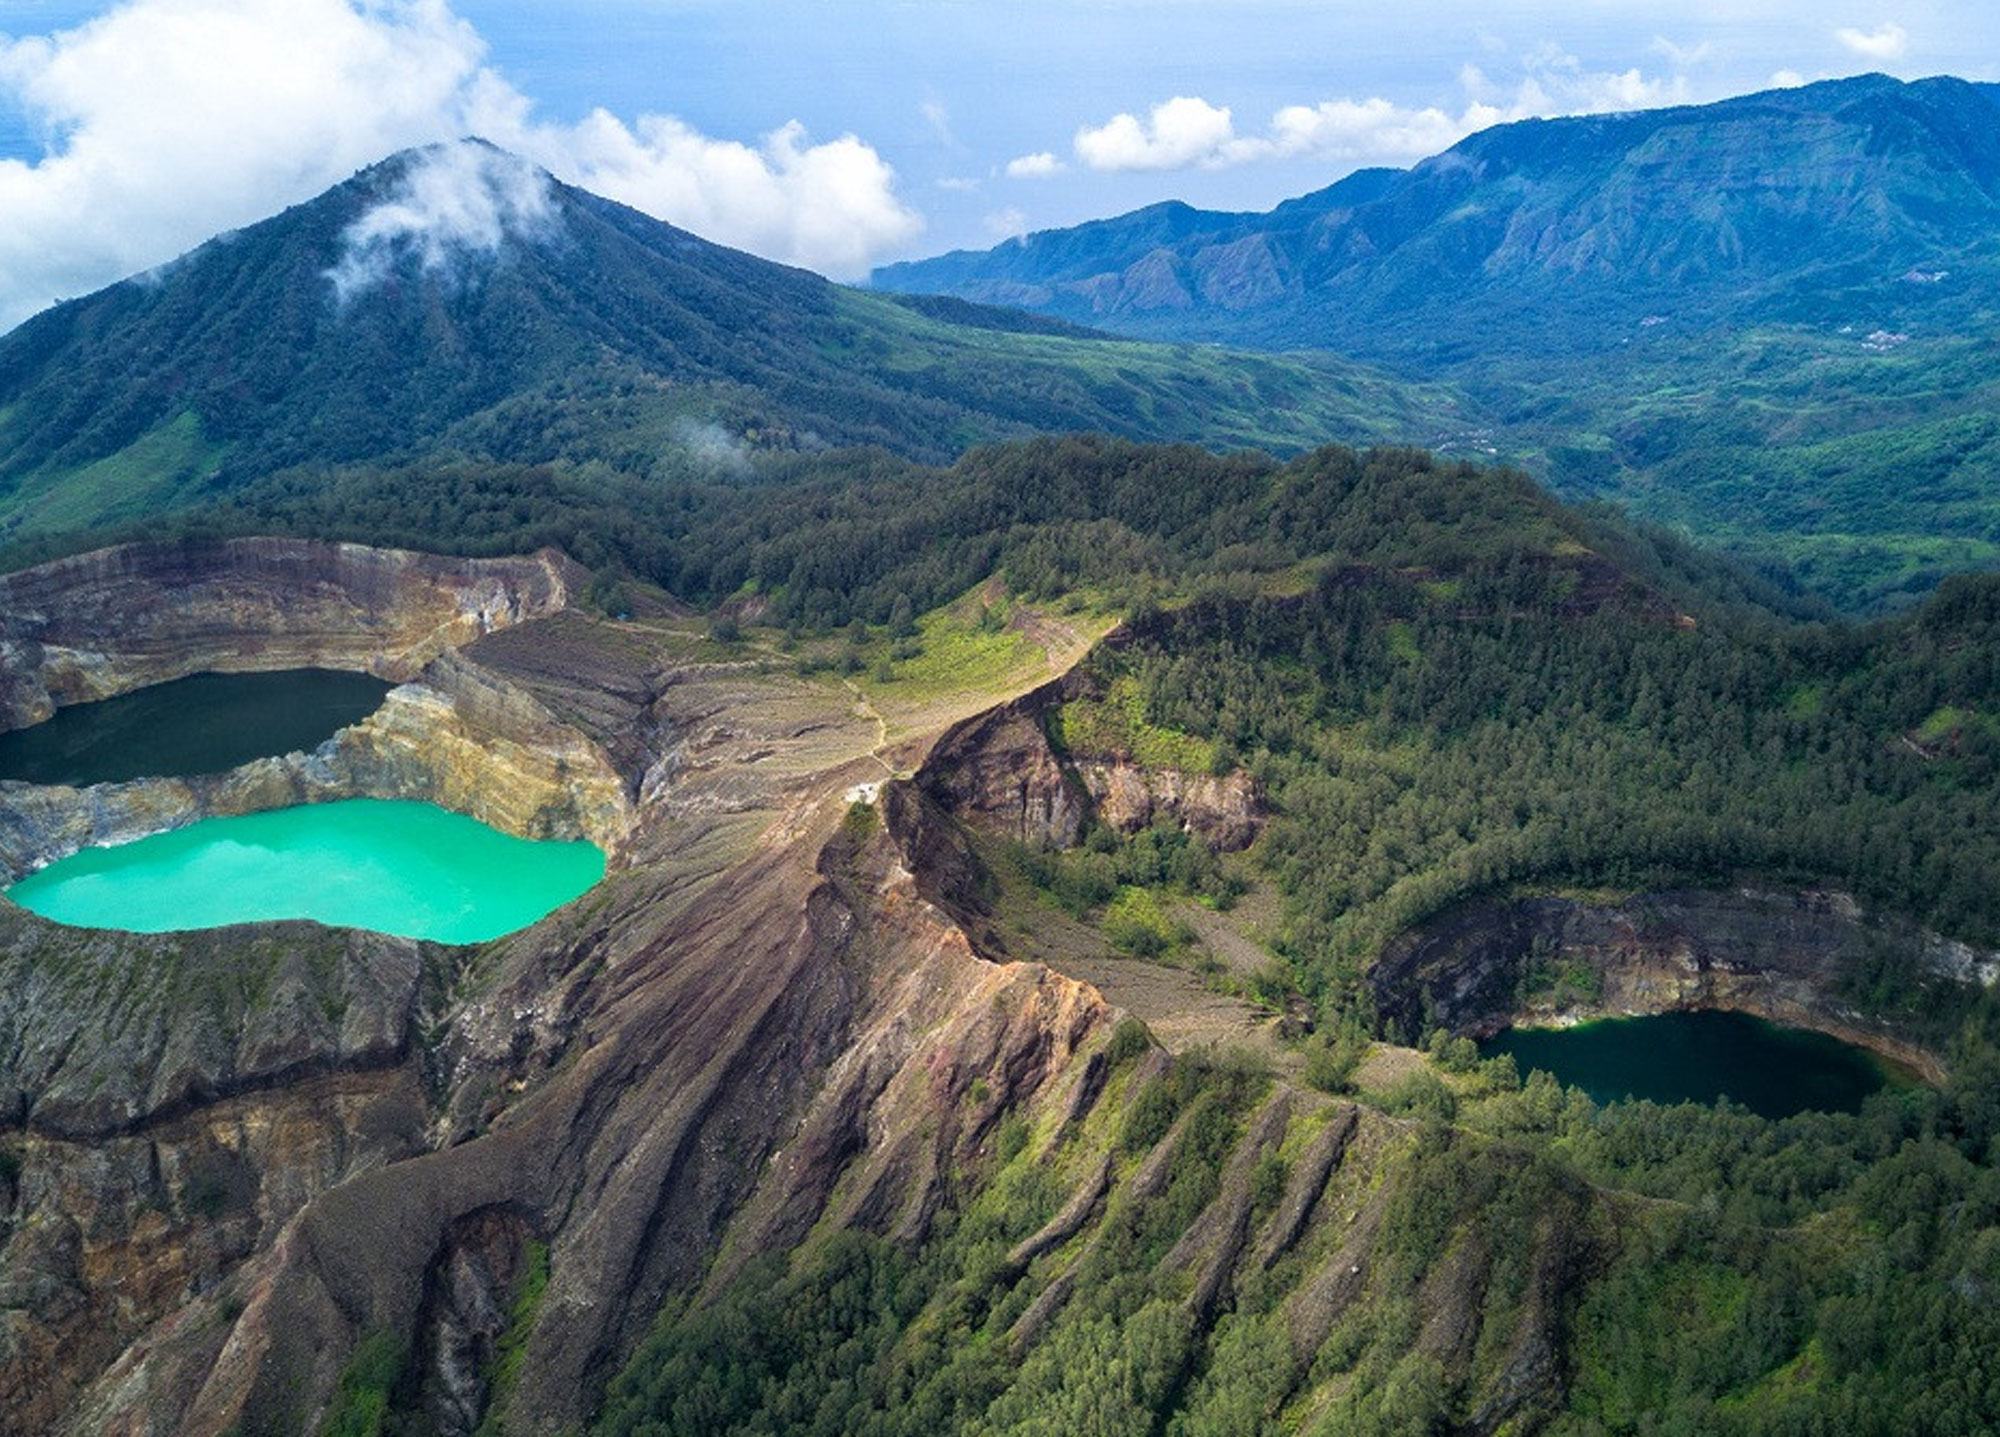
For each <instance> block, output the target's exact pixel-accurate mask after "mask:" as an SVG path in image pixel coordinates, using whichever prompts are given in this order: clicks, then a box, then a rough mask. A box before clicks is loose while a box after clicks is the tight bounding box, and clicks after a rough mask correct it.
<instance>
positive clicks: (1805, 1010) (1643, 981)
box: [1369, 889, 2000, 1079]
mask: <svg viewBox="0 0 2000 1437" xmlns="http://www.w3.org/2000/svg"><path fill="white" fill-rule="evenodd" d="M1885 950H1886V951H1888V952H1891V953H1893V954H1894V955H1895V957H1896V961H1897V962H1898V963H1899V964H1902V965H1914V966H1915V968H1916V970H1917V971H1920V972H1929V973H1931V974H1932V975H1934V976H1935V977H1936V978H1937V979H1938V980H1939V981H1944V982H1967V981H1972V982H1987V983H1990V982H1992V981H1993V980H1994V978H1995V976H1996V975H2000V954H1994V953H1983V952H1979V951H1977V950H1973V949H1969V948H1967V947H1966V946H1965V945H1964V944H1960V943H1952V942H1948V941H1947V940H1944V939H1941V938H1939V937H1938V936H1937V935H1935V934H1932V933H1928V932H1926V931H1924V930H1923V929H1921V928H1919V927H1917V926H1916V925H1915V924H1911V923H1906V922H1902V921H1900V920H1896V919H1892V918H1887V917H1881V916H1875V915H1870V914H1867V913H1865V912H1864V911H1863V910H1862V909H1861V907H1860V906H1859V905H1858V904H1856V903H1855V902H1854V900H1853V899H1852V898H1849V897H1847V896H1846V895H1844V894H1838V893H1829V892H1819V891H1815V892H1802V893H1768V892H1759V891H1755V890H1748V889H1738V890H1732V891H1725V892H1714V891H1706V890H1684V891H1675V892H1665V893H1649V894H1641V895H1639V896H1637V897H1635V898H1632V899H1630V900H1627V901H1626V902H1623V903H1616V904H1592V903H1585V902H1582V901H1580V900H1577V899H1570V898H1528V899H1521V900H1519V901H1516V902H1511V903H1509V902H1501V901H1482V902H1475V903H1471V904H1467V905H1464V906H1462V907H1461V908H1458V909H1456V910H1454V911H1453V912H1451V913H1448V914H1446V915H1444V916H1443V917H1441V918H1439V919H1436V920H1434V921H1432V922H1431V923H1429V924H1426V925H1425V926H1424V927H1423V928H1421V929H1419V930H1418V931H1416V932H1414V933H1411V934H1407V935H1405V936H1403V937H1402V938H1399V939H1397V940H1396V941H1395V942H1394V943H1392V944H1390V945H1389V947H1388V948H1387V949H1386V950H1385V951H1384V953H1383V955H1382V957H1381V958H1380V959H1378V960H1377V962H1376V964H1375V966H1374V968H1373V969H1372V970H1371V971H1370V975H1369V983H1370V986H1371V988H1372V990H1373V992H1374V996H1375V1002H1376V1005H1377V1009H1378V1011H1379V1012H1381V1013H1382V1015H1383V1016H1384V1017H1385V1018H1386V1019H1389V1020H1390V1021H1393V1022H1398V1023H1401V1024H1402V1025H1403V1026H1404V1027H1405V1028H1407V1029H1409V1030H1411V1031H1415V1027H1416V1026H1421V1024H1422V1023H1423V1021H1424V1018H1425V1015H1426V1012H1428V1013H1429V1015H1430V1017H1431V1018H1432V1019H1433V1020H1434V1021H1435V1022H1437V1023H1439V1024H1442V1025H1444V1026H1446V1027H1449V1028H1453V1029H1457V1030H1461V1031H1467V1032H1474V1033H1487V1032H1492V1031H1494V1030H1496V1029H1498V1028H1501V1027H1504V1026H1506V1025H1507V1024H1508V1023H1510V1022H1513V1021H1516V1020H1523V1021H1531V1022H1543V1023H1549V1022H1572V1021H1580V1020H1582V1019H1585V1018H1592V1017H1604V1016H1614V1015H1621V1016H1622V1015H1636V1014H1644V1013H1663V1012H1672V1011H1676V1010H1680V1009H1689V1008H1723V1009H1732V1010H1737V1011H1741V1012H1747V1013H1754V1014H1757V1015H1758V1016H1760V1017H1765V1018H1769V1019H1771V1020H1772V1021H1774V1022H1779V1023H1784V1024H1787V1025H1790V1026H1793V1027H1801V1028H1812V1029H1817V1030H1819V1031H1821V1032H1825V1033H1829V1034H1831V1035H1833V1036H1834V1037H1837V1038H1842V1039H1845V1040H1847V1041H1849V1042H1853V1043H1858V1044H1861V1045H1862V1046H1865V1047H1869V1048H1872V1049H1875V1050H1876V1051H1878V1052H1881V1053H1883V1054H1885V1055H1887V1056H1889V1057H1892V1058H1895V1059H1896V1060H1898V1061H1900V1062H1903V1063H1905V1064H1908V1065H1909V1066H1911V1067H1914V1068H1916V1069H1917V1070H1918V1071H1919V1072H1922V1073H1924V1074H1925V1075H1926V1076H1928V1077H1931V1078H1933V1079H1936V1078H1940V1077H1941V1076H1942V1071H1941V1069H1940V1067H1939V1064H1938V1061H1937V1059H1936V1057H1935V1056H1934V1055H1932V1054H1931V1053H1929V1052H1927V1051H1926V1050H1925V1049H1924V1048H1922V1047H1921V1046H1920V1045H1919V1044H1918V1043H1917V1042H1916V1041H1915V1039H1914V1038H1913V1037H1912V1036H1911V1035H1910V1034H1908V1033H1906V1032H1904V1031H1903V1030H1901V1029H1900V1028H1899V1027H1898V1025H1897V1024H1896V1023H1895V1021H1894V1020H1893V1019H1892V1018H1885V1017H1883V1016H1881V1015H1876V1014H1871V1013H1868V1012H1866V1011H1864V1010H1863V1009H1862V1008H1860V1007H1859V1006H1858V1005H1857V1004H1855V1003H1853V1002H1851V1001H1848V1000H1846V999H1844V998H1843V997H1842V996H1841V994H1842V992H1843V990H1844V988H1845V986H1846V984H1847V982H1848V980H1849V979H1850V977H1851V975H1852V974H1853V973H1854V972H1855V971H1856V969H1857V967H1858V966H1859V965H1862V964H1864V963H1866V962H1868V961H1869V960H1870V959H1871V958H1873V957H1875V956H1878V955H1879V954H1881V953H1882V952H1884V951H1885ZM1537 961H1540V962H1542V963H1545V964H1548V963H1580V964H1584V965H1586V966H1587V968H1588V970H1589V971H1590V972H1591V973H1592V974H1594V975H1595V981H1596V983H1597V984H1598V986H1599V992H1598V994H1597V995H1596V996H1595V997H1591V998H1578V997H1576V996H1575V995H1573V994H1572V995H1568V998H1567V1000H1566V1001H1562V1002H1561V1003H1560V1004H1558V1003H1557V1002H1555V1001H1552V1000H1551V999H1550V998H1549V997H1548V996H1546V995H1545V994H1542V993H1541V992H1539V991H1538V989H1537V987H1536V985H1535V984H1534V982H1533V980H1532V976H1531V974H1530V967H1531V965H1533V964H1534V963H1536V962H1537Z"/></svg>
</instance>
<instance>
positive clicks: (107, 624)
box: [0, 539, 579, 730]
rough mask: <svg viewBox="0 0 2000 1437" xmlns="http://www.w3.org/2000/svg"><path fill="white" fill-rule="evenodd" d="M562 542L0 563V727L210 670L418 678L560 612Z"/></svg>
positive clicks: (209, 548) (265, 542)
mask: <svg viewBox="0 0 2000 1437" xmlns="http://www.w3.org/2000/svg"><path fill="white" fill-rule="evenodd" d="M578 577H579V571H578V570H577V569H576V567H575V566H574V565H572V564H571V563H570V562H569V561H568V560H566V559H564V558H563V557H562V556H561V555H559V554H557V553H555V552H554V551H553V550H548V551H544V552H543V553H541V554H537V555H533V556H530V557H527V558H513V559H453V558H442V557H439V556H436V555H430V554H417V553H411V552H408V551H404V550H395V549H372V548H367V547H364V546H362V545H359V544H331V543H321V542H316V541H311V540H304V539H232V540H224V541H205V542H189V543H184V544H128V545H124V546H121V547H119V548H115V549H99V550H95V551H93V552H91V553H87V554H78V555H75V556H73V557H71V558H67V559H59V560H56V561H55V562H54V563H50V564H43V565H41V566H39V567H37V568H33V569H24V570H21V571H20V572H18V573H14V574H6V575H0V730H4V729H13V728H22V727H25V726H26V725H28V724H31V723H38V722H40V721H41V720H42V719H45V718H47V717H48V716H49V715H50V714H51V713H53V712H54V711H55V709H57V708H58V707H60V706H62V705H64V704H73V703H84V702H88V701H90V700H93V699H101V698H109V697H110V696H112V695H114V694H120V693H124V692H126V691H128V690H130V689H135V688H143V687H145V686H147V685H149V684H157V683H164V682H166V681H168V680H170V679H177V678H184V677H186V676H187V675H189V674H193V673H202V672H209V671H218V672H231V671H242V670H268V669H286V668H308V667H312V668H334V669H361V670H366V671H367V672H369V673H372V674H376V675H378V676H379V677H382V678H386V679H399V680H400V679H408V678H412V677H414V676H415V675H416V673H417V672H418V671H419V670H421V669H422V668H423V666H424V665H425V664H427V663H429V662H430V661H431V660H432V659H434V658H436V657H437V656H438V655H439V654H441V653H443V652H445V651H446V650H448V649H453V648H459V647H462V646H463V645H465V644H468V643H470V642H472V641H473V640H475V639H477V638H478V637H480V636H481V635H482V634H486V633H490V632H492V631H494V630H496V629H503V628H507V627H510V626H512V625H514V624H518V623H520V622H522V621H523V620H525V619H530V618H535V617H538V616H541V615H546V614H552V613H555V612H557V611H558V610H560V609H562V608H563V607H564V606H565V605H566V604H567V603H568V602H569V596H570V594H571V592H572V590H573V589H574V588H575V587H576V584H577V580H578Z"/></svg>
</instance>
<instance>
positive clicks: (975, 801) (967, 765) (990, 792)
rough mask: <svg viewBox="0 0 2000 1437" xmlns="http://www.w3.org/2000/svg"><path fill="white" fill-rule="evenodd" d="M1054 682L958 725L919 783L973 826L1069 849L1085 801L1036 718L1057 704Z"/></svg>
mask: <svg viewBox="0 0 2000 1437" xmlns="http://www.w3.org/2000/svg"><path fill="white" fill-rule="evenodd" d="M1064 689H1065V685H1064V681H1062V680H1057V681H1056V682H1055V683H1052V684H1045V685H1043V686H1042V687H1041V688H1039V689H1036V690H1035V691H1034V692H1033V693H1030V694H1027V695H1024V696H1023V697H1021V698H1019V699H1016V700H1014V701H1013V702H1012V703H1007V704H1002V705H1000V706H999V707H998V708H995V709H993V710H992V711H991V712H988V713H985V714H981V715H980V716H978V717H977V718H973V719H969V720H967V721H966V722H965V723H962V724H959V725H958V726H957V727H955V728H953V729H952V730H951V731H950V732H949V733H947V734H946V735H945V736H944V737H943V738H942V739H940V740H939V741H938V744H937V748H936V749H935V751H934V753H933V755H932V761H931V763H930V764H929V765H928V766H927V767H926V769H925V771H924V786H925V789H926V791H928V792H929V793H930V794H931V795H932V796H933V797H934V798H935V799H937V801H938V802H939V803H940V804H942V805H943V806H944V807H945V808H947V809H948V810H950V811H951V812H952V813H953V814H954V815H956V816H957V817H958V818H960V819H961V820H963V821H964V822H966V823H968V824H970V825H971V826H972V827H974V828H977V829H980V830H982V831H984V832H987V833H992V834H995V835H997V836H999V837H1003V838H1010V839H1013V840H1015V841H1017V842H1021V843H1034V844H1040V845H1043V846H1045V847H1050V848H1067V847H1069V846H1070V845H1071V844H1073V843H1075V842H1076V839H1077V834H1078V833H1079V832H1081V830H1082V828H1083V821H1084V818H1085V817H1086V816H1087V815H1088V814H1089V812H1090V797H1089V795H1088V794H1087V793H1086V792H1085V791H1084V789H1083V787H1082V785H1081V784H1080V783H1079V782H1078V781H1077V779H1076V777H1075V776H1074V775H1073V774H1071V773H1070V772H1069V770H1068V769H1066V768H1065V767H1064V766H1063V763H1062V761H1061V760H1060V759H1059V758H1057V757H1056V752H1055V750H1054V749H1053V748H1052V747H1050V745H1049V736H1048V730H1047V728H1046V727H1045V726H1044V723H1043V719H1042V714H1043V711H1044V710H1045V709H1046V708H1047V707H1048V706H1049V705H1050V704H1051V703H1055V702H1059V701H1060V699H1061V697H1062V695H1063V693H1064Z"/></svg>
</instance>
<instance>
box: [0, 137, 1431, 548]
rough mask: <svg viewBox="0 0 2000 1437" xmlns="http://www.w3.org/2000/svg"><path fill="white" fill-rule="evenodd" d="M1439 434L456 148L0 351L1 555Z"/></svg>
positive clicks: (1331, 393)
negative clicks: (1025, 442) (918, 289)
mask: <svg viewBox="0 0 2000 1437" xmlns="http://www.w3.org/2000/svg"><path fill="white" fill-rule="evenodd" d="M1447 411H1448V406H1446V405H1444V404H1442V403H1441V402H1439V401H1437V400H1436V398H1435V396H1434V395H1428V394H1426V393H1425V392H1424V391H1423V390H1422V389H1421V388H1420V387H1415V386H1405V385H1399V384H1396V383H1393V382H1390V381H1388V380H1385V379H1383V378H1381V377H1379V376H1376V375H1374V374H1372V373H1370V372H1369V371H1367V370H1364V369H1362V368H1360V367H1359V366H1355V365H1352V364H1347V363H1344V362H1337V361H1331V360H1327V361H1320V360H1312V361H1295V360H1281V359H1273V358H1269V357H1263V356H1231V355H1225V354H1221V353H1217V352H1213V351H1206V350H1204V351H1200V352H1195V351H1187V350H1174V349H1168V348H1162V347H1158V346H1151V345H1136V344H1131V343H1127V342H1121V341H1117V340H1112V339H1110V338H1108V337H1106V336H1103V335H1101V334H1092V333H1089V332H1085V331H1082V330H1078V329H1075V328H1074V327H1071V326H1067V325H1062V324H1051V323H1048V322H1045V321H1038V320H1032V319H1027V318H1025V317H1022V316H1020V315H1017V314H1009V313H1003V312H1000V311H992V310H981V309H978V308H976V307H973V306H969V305H964V304H955V303H945V304H939V303H933V302H924V301H910V302H898V301H894V300H890V299H887V298H884V297H882V296H877V295H869V294H864V293H860V292H856V291H853V290H848V289H843V288H841V287H839V286H836V285H833V284H830V283H828V282H827V281H825V280H822V279H820V278H819V277H818V276H816V275H812V274H808V273H806V272H804V271H801V270H794V269H788V268H785V267H783V266H780V265H774V264H770V263H768V262H765V261H763V260H759V259H755V258H752V257H751V256H749V255H746V254H742V253H740V252H737V251H733V250H729V249H725V248H723V247H721V246H718V245H713V244H709V243H707V242H706V241H703V240H700V239H697V238H696V237H694V236H693V235H690V234H687V233H685V232H684V231H681V230H677V229H675V228H673V227H671V226H669V225H665V224H661V223H659V222H658V221H655V220H652V219H649V218H647V217H645V216H643V215H640V214H638V213H637V212H635V211H633V210H630V209H627V208H625V207H623V206H621V205H617V204H613V203H611V202H609V201H607V200H603V199H599V198H597V197H596V196H593V195H590V194H587V193H585V192H583V191H580V190H576V189H573V188H570V187H568V186H565V185H561V184H558V183H557V182H555V181H554V180H553V179H551V178H550V177H549V176H547V175H546V174H544V173H542V172H540V171H537V170H535V169H533V168H532V167H530V166H528V165H527V164H526V163H525V162H523V161H521V160H518V159H516V158H514V157H512V156H509V155H507V154H505V153H503V152H501V151H498V150H495V149H493V148H491V147H490V146H486V145H483V144H480V143H478V142H474V141H467V142H463V143H460V144H458V145H452V146H444V147H437V148H433V149H430V150H425V151H414V152H409V153H406V154H402V155H398V156H396V157H393V158H391V159H389V160H387V161H385V162H383V163H382V164H380V165H377V166H375V167H374V168H372V169H370V170H367V171H364V172H363V173H362V174H360V175H358V176H356V177H355V178H354V179H352V180H350V181H348V182H347V183H345V184H342V185H339V186H336V187H335V188H334V189H332V190H330V191H328V192H327V193H326V194H324V195H322V196H320V197H319V198H317V199H315V200H312V201H309V202H307V203H305V204H302V205H299V206H296V207H294V208H293V209H291V210H288V211H286V212H285V213H284V214H281V215H278V216H276V217H275V218H272V219H270V220H267V221H264V222H263V223H261V224H257V225H253V226H251V227H250V228H248V229H245V230H243V231H241V232H238V233H234V234H230V235H226V236H223V237H221V238H219V239H217V240H214V241H212V242H210V243H209V244H207V245H204V246H202V247H201V248H200V249H198V250H195V251H194V252H192V253H191V254H189V255H187V256H184V257H183V258H181V259H179V260H177V261H175V262H173V263H171V264H169V265H166V266H164V267H163V268H162V269H160V270H159V271H157V272H154V273H152V274H148V275H142V276H139V277H137V278H135V279H132V280H128V281H126V282H124V283H122V284H118V285H114V286H112V287H111V288H109V289H106V290H103V291H101V292H99V293H97V294H94V295H90V296H88V297H86V298H83V299H79V300H76V301H72V302H70V303H67V304H63V305H60V306H58V307H56V308H55V309H53V310H50V311H48V312H46V313H44V314H41V315H38V316H36V317H35V318H33V319H31V320H29V321H28V322H27V323H25V324H23V325H21V326H20V327H19V328H18V329H16V330H15V331H13V332H12V333H10V334H8V335H6V336H5V337H4V338H0V538H5V537H7V536H18V535H22V534H31V533H51V532H57V531H61V530H66V529H74V528H78V527H81V526H85V525H89V524H94V523H99V522H103V521H106V520H128V521H129V520H137V519H143V518H147V517H149V516H152V515H155V514H158V513H160V512H163V511H166V510H170V509H175V508H181V507H187V506H191V505H198V504H203V503H208V502H211V501H213V500H214V499H215V498H217V497H218V496H226V495H228V494H229V493H231V492H233V491H234V490H236V489H237V488H239V487H240V486H241V485H243V484H244V483H246V482H249V481H252V480H256V479H261V478H263V477H264V476H266V475H268V474H271V473H273V472H281V471H293V470H298V469H300V468H301V467H308V468H312V469H314V470H315V471H319V472H324V471H326V470H329V469H339V468H342V467H345V466H350V465H354V464H359V463H364V462H365V463H384V462H401V463H409V462H413V461H424V460H437V459H440V458H447V457H468V458H473V459H482V460H498V461H503V462H522V463H543V462H552V461H563V462H566V463H569V464H574V465H580V464H585V463H595V464H597V465H598V466H600V467H602V468H605V469H608V470H611V471H615V472H618V473H622V474H632V475H638V476H640V477H644V478H649V479H667V478H675V477H680V476H685V475H689V474H695V475H708V474H713V473H717V472H733V471H734V470H735V469H737V468H739V467H740V466H741V464H742V463H743V462H744V461H745V459H746V458H747V457H749V456H754V455H758V454H769V453H779V454H785V453H794V452H815V451H819V450H823V449H826V448H829V447H851V446H857V445H875V446H881V447H884V448H887V449H890V450H893V451H896V452H899V453H903V454H907V455H911V456H916V457H923V458H929V459H942V458H949V457H951V456H953V455H956V454H957V453H959V452H960V451H961V450H963V449H964V448H965V447H967V446H968V445H970V444H972V443H974V442H977V441H981V440H991V439H996V438H1001V437H1006V436H1017V435H1025V434H1029V433H1035V432H1041V431H1046V430H1063V429H1102V430H1110V431H1116V432H1122V433H1126V434H1130V435H1133V436H1135V437H1147V438H1166V439H1189V440H1195V441H1199V442H1202V443H1206V444H1211V445H1215V446H1218V447H1228V446H1234V445H1248V444H1258V445H1268V446H1272V447H1275V448H1278V449H1281V450H1283V449H1298V448H1303V447H1307V446H1310V445H1312V444H1316V443H1321V442H1324V441H1326V440H1327V439H1329V438H1336V437H1348V438H1362V439H1368V438H1402V437H1410V436H1413V435H1418V434H1421V433H1424V432H1428V426H1430V425H1434V424H1435V423H1436V422H1437V415H1438V414H1439V413H1441V412H1447Z"/></svg>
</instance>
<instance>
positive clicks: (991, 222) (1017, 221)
mask: <svg viewBox="0 0 2000 1437" xmlns="http://www.w3.org/2000/svg"><path fill="white" fill-rule="evenodd" d="M986 232H987V233H988V234H990V235H992V236H993V238H995V239H1003V240H1005V239H1013V238H1014V237H1015V236H1017V235H1024V234H1026V233H1027V232H1028V217H1027V216H1026V215H1025V214H1023V213H1021V211H1019V210H1017V209H1013V208H1008V209H1004V210H995V211H994V212H993V213H992V214H990V215H988V216H986Z"/></svg>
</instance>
